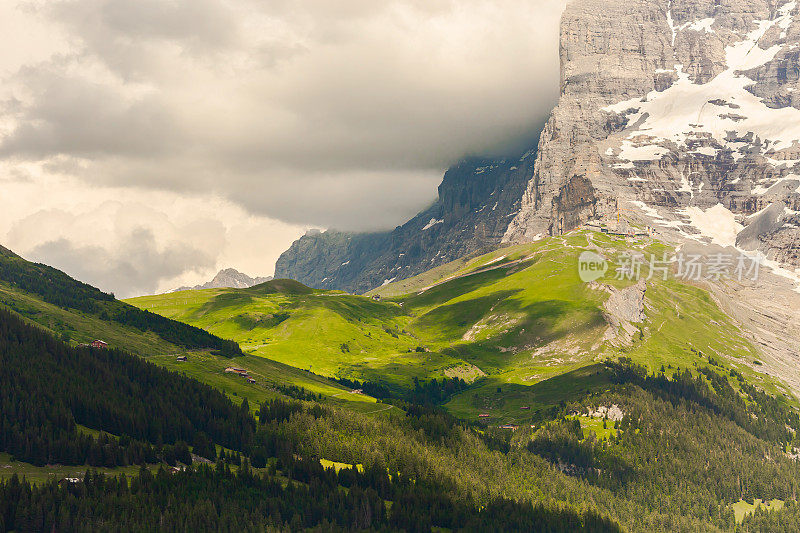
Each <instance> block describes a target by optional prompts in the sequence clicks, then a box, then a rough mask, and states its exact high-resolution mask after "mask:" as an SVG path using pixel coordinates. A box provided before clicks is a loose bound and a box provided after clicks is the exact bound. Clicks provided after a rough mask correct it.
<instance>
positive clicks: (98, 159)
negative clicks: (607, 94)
mask: <svg viewBox="0 0 800 533" xmlns="http://www.w3.org/2000/svg"><path fill="white" fill-rule="evenodd" d="M564 1H565V0H453V1H444V0H383V1H376V0H336V1H331V0H237V1H225V0H73V1H58V0H41V1H14V0H2V1H0V35H3V51H2V52H1V53H0V244H4V245H6V246H7V247H9V248H11V249H12V250H14V251H16V252H18V253H20V254H22V255H23V256H25V257H27V258H29V259H33V260H37V261H42V262H46V263H48V264H52V265H53V266H56V267H58V268H61V269H63V270H65V271H66V272H67V273H69V274H71V275H73V276H75V277H78V278H79V279H82V280H84V281H87V282H90V283H92V284H94V285H97V286H99V287H100V288H102V289H104V290H107V291H114V292H115V293H116V294H117V295H118V296H123V297H124V296H131V295H135V294H144V293H152V292H156V291H163V290H167V289H170V288H173V287H176V286H180V285H184V284H193V283H196V282H201V281H207V279H210V277H211V276H212V275H213V274H214V273H215V272H216V271H217V270H219V269H220V268H224V267H228V266H232V267H234V268H238V269H239V270H242V271H244V272H246V273H248V274H250V275H268V274H271V273H272V271H273V268H274V263H275V259H276V258H277V256H278V255H279V254H280V252H281V251H283V250H284V249H285V248H286V247H287V246H288V245H289V244H290V243H291V242H292V240H294V239H295V238H297V237H298V236H300V235H302V233H303V232H304V231H305V230H306V229H308V228H310V227H319V228H330V227H332V228H338V229H348V230H350V229H356V230H378V229H387V228H392V227H394V226H395V225H397V224H400V223H402V222H404V221H405V220H406V219H408V218H409V217H410V216H412V215H413V214H414V213H416V212H417V211H419V210H420V209H421V208H424V207H425V206H426V205H428V204H429V203H430V202H431V201H432V200H433V199H434V198H435V194H436V186H437V185H438V184H439V181H440V180H441V177H442V173H443V171H444V170H445V169H446V168H447V166H448V165H450V164H451V163H453V162H454V161H456V160H458V159H459V158H461V157H463V156H464V155H467V154H484V153H493V152H498V151H501V150H504V149H507V148H508V147H511V146H515V145H518V144H519V143H520V142H521V140H523V139H527V138H529V137H530V136H531V134H532V132H533V130H534V129H535V128H536V127H538V125H540V124H541V123H542V121H543V120H544V118H545V117H546V115H547V114H548V113H549V111H550V110H551V108H552V106H553V105H554V103H555V100H556V98H557V92H558V19H559V17H560V14H561V11H562V9H563V3H564Z"/></svg>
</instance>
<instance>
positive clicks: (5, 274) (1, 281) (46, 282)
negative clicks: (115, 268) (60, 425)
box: [0, 247, 241, 356]
mask: <svg viewBox="0 0 800 533" xmlns="http://www.w3.org/2000/svg"><path fill="white" fill-rule="evenodd" d="M0 304H3V305H5V306H6V307H7V308H10V309H12V310H13V311H15V312H17V313H19V314H21V315H22V316H24V317H25V318H27V319H29V320H32V321H34V322H37V323H39V324H40V325H42V326H44V327H46V328H48V329H49V330H51V331H53V332H54V333H56V334H58V336H59V337H61V338H62V339H64V340H72V338H73V337H74V338H75V339H79V340H82V341H88V340H92V339H97V338H102V337H108V338H107V339H103V340H106V341H110V342H113V343H115V344H116V343H119V344H116V346H117V347H121V348H126V349H128V350H130V351H134V352H135V353H139V354H141V355H148V354H152V353H163V351H165V350H167V351H173V350H174V347H175V346H180V347H182V348H185V349H211V350H215V351H217V352H219V353H221V354H223V355H228V356H233V355H241V350H240V349H239V346H238V345H237V344H236V343H235V342H233V341H231V340H225V339H221V338H219V337H216V336H214V335H211V334H209V333H208V332H206V331H204V330H202V329H200V328H197V327H194V326H191V325H188V324H184V323H181V322H175V321H172V320H169V319H165V318H164V317H162V316H160V315H156V314H153V313H149V312H147V311H142V310H140V309H137V308H136V307H133V306H131V305H128V304H125V303H123V302H121V301H119V300H117V299H115V298H114V296H113V295H112V294H106V293H104V292H102V291H100V290H99V289H96V288H95V287H92V286H91V285H88V284H86V283H82V282H80V281H77V280H75V279H73V278H71V277H69V276H68V275H67V274H65V273H64V272H61V271H60V270H57V269H55V268H52V267H50V266H47V265H43V264H39V263H32V262H30V261H26V260H25V259H23V258H22V257H20V256H18V255H16V254H14V253H13V252H11V251H9V250H7V249H6V248H3V247H0ZM101 336H102V337H101ZM125 339H130V340H129V341H127V342H125Z"/></svg>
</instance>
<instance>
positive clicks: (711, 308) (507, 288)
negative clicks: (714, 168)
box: [129, 232, 795, 422]
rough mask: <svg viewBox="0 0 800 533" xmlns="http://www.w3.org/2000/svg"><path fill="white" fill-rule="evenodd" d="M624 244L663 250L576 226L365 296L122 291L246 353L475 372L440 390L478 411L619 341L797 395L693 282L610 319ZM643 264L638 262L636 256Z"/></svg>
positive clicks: (512, 416) (281, 286) (381, 367)
mask: <svg viewBox="0 0 800 533" xmlns="http://www.w3.org/2000/svg"><path fill="white" fill-rule="evenodd" d="M586 250H593V251H596V252H600V253H602V254H603V255H604V256H605V257H607V258H608V259H609V260H612V264H611V265H610V267H609V271H608V273H607V275H606V276H605V277H604V278H602V279H601V280H599V281H598V282H596V283H588V284H587V283H584V282H582V281H581V280H580V278H579V276H578V269H577V264H578V256H579V255H580V254H581V253H582V252H583V251H586ZM630 250H633V251H637V252H641V253H645V254H647V255H648V256H649V254H651V253H653V254H656V255H657V256H660V254H662V253H664V252H665V251H668V250H667V248H666V247H665V246H664V245H662V244H659V243H656V242H652V241H650V240H649V239H640V240H636V241H631V240H625V239H617V238H614V237H611V236H608V235H603V234H597V233H591V232H577V233H573V234H571V235H568V236H564V237H554V238H549V239H545V240H542V241H539V242H536V243H532V244H526V245H521V246H513V247H509V248H505V249H502V250H498V251H495V252H492V253H490V254H487V255H483V256H480V257H476V258H471V259H463V260H459V261H456V262H454V263H451V264H448V265H444V266H441V267H439V268H437V269H434V270H432V271H430V272H427V273H425V274H423V275H421V276H418V277H415V278H410V279H407V280H404V281H402V282H398V283H397V284H390V285H387V286H385V287H382V288H380V289H377V290H375V291H373V292H372V293H370V294H369V295H367V296H366V297H362V296H354V295H348V294H345V293H341V292H335V291H321V290H312V289H309V288H307V287H304V286H302V285H299V284H297V283H295V282H289V281H286V280H276V281H273V282H269V283H266V284H263V285H260V286H257V287H253V288H251V289H241V290H239V289H211V290H205V291H186V292H179V293H172V294H166V295H159V296H148V297H142V298H135V299H132V300H129V302H130V303H131V304H133V305H136V306H138V307H141V308H143V309H147V310H150V311H153V312H155V313H159V314H162V315H164V316H166V317H169V318H172V319H175V320H180V321H185V322H187V323H189V324H193V325H196V326H198V327H202V328H204V329H206V330H208V331H210V332H212V333H214V334H216V335H219V336H221V337H224V338H229V339H233V340H235V341H237V342H238V343H239V344H240V345H241V346H242V348H243V350H244V351H245V352H247V353H248V354H251V355H255V356H260V357H266V358H269V359H273V360H275V361H279V362H282V363H285V364H287V365H290V366H293V367H296V368H301V369H307V370H311V371H312V372H314V373H318V374H321V375H326V376H337V377H346V378H352V379H360V380H368V381H373V382H380V383H384V384H386V385H388V386H390V387H395V388H408V387H410V386H412V383H413V380H414V379H415V378H416V379H418V380H430V379H433V378H437V379H439V378H442V377H462V378H463V379H465V380H467V381H469V382H472V381H474V380H476V379H478V378H479V379H478V381H477V382H476V385H475V386H474V387H472V388H471V389H470V390H468V391H467V392H464V393H462V394H460V395H458V396H456V397H455V398H453V399H452V401H451V402H450V403H449V404H448V408H449V409H451V410H452V412H453V413H456V414H458V415H459V416H463V417H468V418H475V417H477V416H478V414H487V413H488V414H490V415H491V416H492V420H498V421H500V420H502V421H506V422H521V421H524V420H526V419H528V418H529V417H530V416H531V414H530V413H532V412H534V411H535V407H536V405H539V404H540V403H541V402H540V400H539V398H538V397H536V395H533V394H532V393H531V389H530V387H529V386H530V385H532V384H535V383H539V382H541V381H543V380H547V379H549V378H554V377H557V376H564V375H572V376H574V375H578V374H580V373H581V372H583V373H584V374H585V373H587V372H590V370H589V369H590V368H591V367H592V365H595V364H596V363H598V362H600V361H602V360H605V359H606V358H608V357H617V356H620V355H624V356H627V357H629V358H631V359H632V360H633V361H634V362H636V363H638V364H642V365H644V366H645V367H647V368H648V369H650V370H651V371H656V370H659V369H660V368H661V367H662V366H663V367H664V368H665V369H668V368H674V367H679V366H681V367H692V366H694V365H696V364H697V365H705V364H708V363H709V361H714V362H716V363H718V364H719V365H721V366H720V368H726V369H734V370H735V371H737V372H740V373H742V374H743V375H745V376H747V377H748V379H750V380H751V382H753V383H756V384H758V385H759V386H761V387H763V388H764V389H766V390H768V391H770V392H771V393H773V394H779V395H781V396H782V397H783V398H785V399H786V401H789V402H794V401H795V400H794V397H793V396H792V395H791V394H790V393H789V391H788V390H786V389H785V388H784V387H783V386H782V385H781V384H780V383H779V382H777V381H775V380H774V379H772V378H769V377H768V376H765V375H762V374H759V373H758V372H757V371H756V370H755V369H754V367H755V366H756V365H755V364H754V361H756V360H757V359H758V353H757V351H756V350H755V348H754V347H753V346H752V345H750V344H749V343H748V342H747V341H745V340H743V339H744V337H743V335H742V334H741V331H740V330H739V329H738V327H737V326H736V325H735V324H734V323H733V322H732V321H731V320H730V319H729V318H728V317H727V316H726V315H725V314H724V313H722V312H721V311H720V310H719V308H718V307H717V306H716V305H715V303H714V302H713V301H712V299H711V298H710V297H709V295H708V293H706V292H705V291H703V290H702V289H700V288H697V287H694V286H691V285H687V284H684V283H682V282H679V281H676V280H673V279H670V280H667V281H664V280H662V279H659V278H658V277H653V279H651V280H649V281H648V284H647V289H646V293H645V299H644V312H645V315H646V319H645V320H644V321H642V322H632V323H629V324H627V325H626V326H627V327H628V329H629V331H628V333H627V334H626V333H624V332H623V331H622V328H620V327H617V328H613V327H611V326H610V325H609V321H608V320H607V318H606V315H607V314H608V313H607V312H606V310H605V309H604V307H603V305H604V302H606V300H607V299H608V298H609V297H610V294H611V292H614V291H617V290H620V289H624V288H626V287H629V286H630V285H632V284H633V282H632V281H628V280H617V279H615V277H616V276H615V274H614V273H615V271H616V268H617V267H618V266H619V265H617V264H614V263H613V260H616V259H618V257H619V255H620V254H621V253H622V252H623V251H630ZM642 273H643V275H644V276H645V277H646V276H647V274H648V270H647V268H646V267H645V268H644V269H643V270H642ZM373 297H375V298H380V299H379V300H377V301H376V300H374V299H373ZM581 369H583V370H581ZM570 373H573V374H570ZM574 373H577V374H574ZM589 381H590V382H591V381H592V380H591V379H590V380H589ZM579 382H580V380H579V381H574V380H566V379H565V381H564V383H565V385H566V386H577V385H575V383H579ZM600 386H601V385H600V384H599V383H594V384H592V383H588V384H586V387H587V388H588V389H591V388H592V387H600ZM588 389H587V390H588ZM530 406H533V407H534V409H531V410H527V409H522V408H523V407H530Z"/></svg>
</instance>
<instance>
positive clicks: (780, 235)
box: [504, 0, 800, 267]
mask: <svg viewBox="0 0 800 533" xmlns="http://www.w3.org/2000/svg"><path fill="white" fill-rule="evenodd" d="M561 62H562V88H561V98H560V101H559V104H558V106H557V107H556V109H555V110H554V111H553V113H552V115H551V117H550V119H549V121H548V123H547V125H546V127H545V129H544V132H543V134H542V136H541V138H540V144H539V149H538V156H537V160H536V165H535V170H534V175H533V179H532V180H531V181H530V182H529V183H528V187H527V189H526V191H525V193H524V195H523V197H522V207H521V209H520V212H519V213H518V214H517V215H516V216H515V217H514V220H513V221H512V222H511V224H510V225H509V227H508V230H507V232H506V234H505V236H504V241H505V242H523V241H526V240H530V239H532V238H533V237H534V236H536V235H539V234H558V233H562V232H565V231H569V230H571V229H573V228H575V227H577V226H579V225H580V224H582V223H584V222H586V221H587V220H589V219H591V218H600V219H602V218H604V217H606V218H608V217H611V216H612V215H613V214H615V213H618V212H619V211H632V213H630V214H629V216H631V217H632V218H634V219H641V220H643V221H648V222H649V223H652V224H653V225H654V226H656V227H657V228H660V229H661V230H663V232H664V233H669V234H671V235H673V236H677V237H680V238H692V237H696V235H697V229H696V228H693V221H692V220H691V217H689V216H687V212H686V211H685V210H686V209H687V208H690V207H696V208H699V209H700V210H701V211H705V210H707V209H709V208H711V207H714V206H716V205H717V204H722V206H723V207H724V208H725V209H727V210H729V211H730V212H732V213H733V214H734V216H737V217H738V219H739V221H740V222H741V223H742V224H743V225H744V226H747V225H748V224H749V223H750V221H751V219H752V215H754V214H756V213H758V212H759V211H762V210H764V209H766V208H768V207H769V206H771V205H774V206H778V207H775V208H774V209H779V210H781V211H782V215H781V225H780V227H774V228H772V229H771V230H770V231H769V232H764V231H759V232H758V238H757V240H758V241H759V242H758V244H757V246H756V247H755V249H758V250H761V251H762V252H764V253H765V254H766V255H767V256H768V257H769V258H770V259H774V260H778V261H781V262H785V263H787V264H789V265H790V266H792V267H797V266H800V260H798V252H797V249H796V247H797V242H798V241H799V240H800V226H798V224H797V211H798V210H800V166H798V165H800V96H798V95H797V94H796V89H797V84H798V80H800V7H799V6H798V2H796V1H795V0H727V1H724V2H720V1H718V0H632V1H629V2H618V1H616V0H573V1H572V2H571V3H570V4H569V5H568V7H567V9H566V11H565V13H564V16H563V19H562V28H561ZM578 184H580V186H576V185H578ZM589 191H591V193H590V192H589ZM745 237H747V234H746V235H745ZM747 239H748V240H750V241H751V244H753V243H752V237H747Z"/></svg>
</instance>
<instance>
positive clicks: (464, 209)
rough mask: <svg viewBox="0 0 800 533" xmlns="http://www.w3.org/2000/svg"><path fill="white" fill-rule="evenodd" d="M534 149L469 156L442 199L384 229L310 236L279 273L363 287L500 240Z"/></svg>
mask: <svg viewBox="0 0 800 533" xmlns="http://www.w3.org/2000/svg"><path fill="white" fill-rule="evenodd" d="M534 155H535V152H534V151H530V152H527V153H526V154H523V155H522V156H521V157H519V158H513V159H483V158H471V159H467V160H464V161H462V162H460V163H459V164H457V165H455V166H453V167H452V168H450V169H449V170H448V171H447V172H446V173H445V176H444V179H443V180H442V184H441V185H440V186H439V198H438V200H437V201H436V202H435V203H434V204H433V205H432V206H431V207H430V208H428V209H426V210H425V211H423V212H421V213H420V214H418V215H417V216H416V217H414V218H413V219H411V220H410V221H408V222H407V223H406V224H404V225H402V226H399V227H397V228H395V229H394V231H391V232H386V233H373V234H363V233H362V234H359V233H342V232H336V231H327V232H325V233H319V232H313V233H309V234H306V235H305V236H303V237H302V238H300V239H299V240H297V241H296V242H295V243H294V244H292V246H291V248H289V250H287V251H286V252H284V253H283V255H281V257H280V258H279V259H278V262H277V263H276V265H275V276H276V277H278V278H292V279H296V280H298V281H301V282H302V283H305V284H306V285H309V286H312V287H317V288H325V289H344V290H348V291H353V292H366V291H368V290H370V289H373V288H375V287H379V286H381V285H383V284H384V283H388V282H391V281H393V280H396V279H403V278H407V277H410V276H414V275H416V274H419V273H421V272H424V271H426V270H429V269H430V268H432V267H435V266H437V265H440V264H443V263H446V262H449V261H452V260H454V259H457V258H459V257H462V256H464V255H467V254H470V253H473V252H477V251H479V250H485V249H487V248H490V247H494V246H497V245H498V244H499V243H500V242H501V240H502V238H503V235H505V232H506V229H507V228H508V224H509V222H510V221H511V218H512V217H513V216H514V214H515V213H516V212H517V211H518V210H519V206H520V198H521V197H522V192H523V191H524V189H525V187H526V184H527V183H528V181H529V180H530V179H531V176H532V175H533V162H534Z"/></svg>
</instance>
